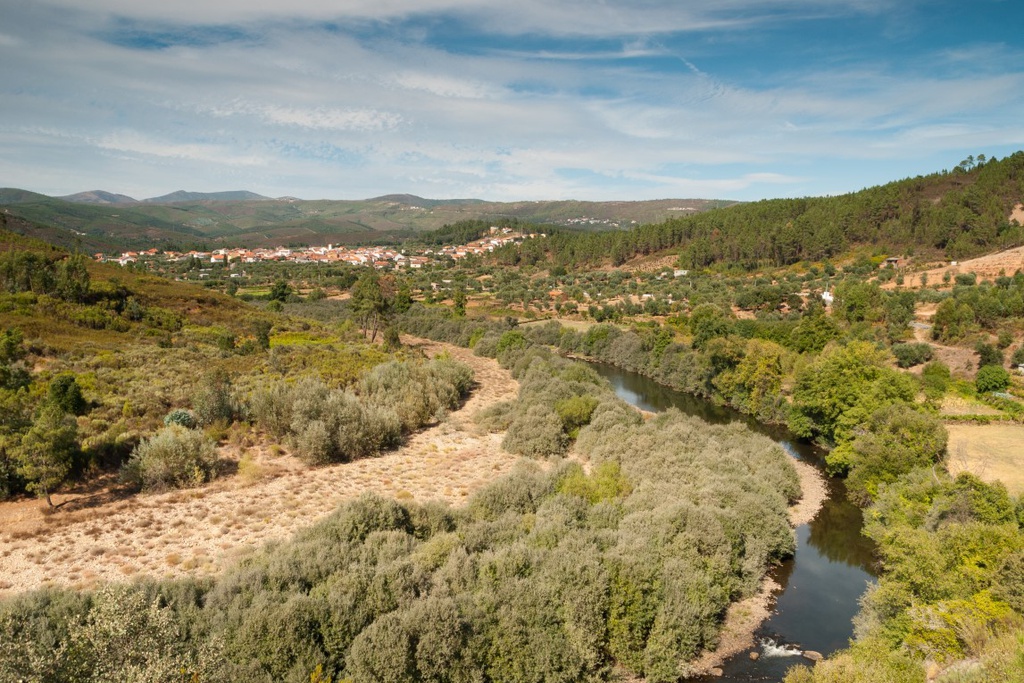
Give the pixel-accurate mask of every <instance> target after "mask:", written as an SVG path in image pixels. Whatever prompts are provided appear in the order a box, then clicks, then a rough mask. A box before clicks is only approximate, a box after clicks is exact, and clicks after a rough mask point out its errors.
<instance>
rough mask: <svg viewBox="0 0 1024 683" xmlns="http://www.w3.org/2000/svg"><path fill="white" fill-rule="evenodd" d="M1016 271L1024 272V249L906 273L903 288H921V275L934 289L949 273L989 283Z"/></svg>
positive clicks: (886, 286)
mask: <svg viewBox="0 0 1024 683" xmlns="http://www.w3.org/2000/svg"><path fill="white" fill-rule="evenodd" d="M1015 215H1016V214H1015ZM1018 270H1024V247H1016V248H1014V249H1007V250H1006V251H1000V252H997V253H995V254H987V255H985V256H979V257H978V258H972V259H968V260H966V261H959V262H957V265H955V266H954V265H950V264H949V263H947V264H946V265H944V266H941V267H939V268H932V269H930V270H924V271H920V272H911V273H907V274H906V276H905V278H904V282H903V288H904V289H917V288H919V287H920V286H921V273H925V274H927V275H928V286H930V287H934V286H936V285H941V284H942V277H943V275H945V274H946V273H949V277H950V278H951V279H952V278H955V277H956V276H957V275H958V274H960V273H975V274H976V275H977V276H978V280H979V281H983V280H989V281H991V280H995V279H996V278H997V277H998V276H999V275H1000V274H1005V275H1013V274H1014V273H1016V272H1017V271H1018ZM895 288H896V283H895V282H893V281H890V282H886V283H885V284H883V285H882V289H895Z"/></svg>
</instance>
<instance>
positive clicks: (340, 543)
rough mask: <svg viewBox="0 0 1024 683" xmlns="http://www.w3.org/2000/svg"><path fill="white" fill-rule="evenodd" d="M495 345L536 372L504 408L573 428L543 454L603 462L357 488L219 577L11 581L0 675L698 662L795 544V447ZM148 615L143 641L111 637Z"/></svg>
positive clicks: (368, 672)
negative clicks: (736, 608)
mask: <svg viewBox="0 0 1024 683" xmlns="http://www.w3.org/2000/svg"><path fill="white" fill-rule="evenodd" d="M502 360H503V362H505V363H506V364H507V365H508V366H509V367H510V368H511V369H512V371H513V372H514V373H515V374H516V376H518V377H519V378H520V381H521V394H520V398H519V400H518V401H516V403H515V405H513V406H511V413H512V414H513V415H515V416H518V415H520V414H533V413H531V411H533V412H537V411H544V412H545V414H547V415H549V416H550V422H551V426H552V428H553V430H554V428H556V427H557V431H558V433H559V435H560V436H559V438H558V439H556V440H555V441H557V442H558V443H559V449H555V450H554V451H549V450H545V449H534V450H533V452H532V454H533V455H535V456H538V457H547V456H550V455H552V454H553V453H557V452H558V450H560V449H562V448H564V445H565V443H567V442H568V441H569V440H571V439H573V438H574V437H575V440H576V446H575V450H576V453H577V454H578V455H579V456H581V457H582V458H584V459H586V460H587V461H588V463H589V468H590V474H587V472H586V471H585V470H584V469H583V468H582V467H581V466H580V465H579V464H576V463H570V462H566V461H561V460H559V461H558V462H556V463H555V464H554V465H553V466H552V467H550V468H548V469H546V470H545V469H542V468H540V467H537V466H535V465H530V464H525V463H524V464H523V465H521V466H520V467H519V468H518V469H517V470H515V471H514V472H513V473H512V474H510V475H508V476H506V477H504V478H502V479H499V480H497V481H496V482H494V483H493V484H491V485H489V486H487V487H485V488H484V489H482V490H481V491H480V492H478V493H477V494H476V495H474V496H473V498H472V499H471V500H470V501H469V504H468V505H467V506H466V507H465V508H462V509H450V508H447V507H445V506H442V505H439V504H426V505H401V504H399V503H397V502H394V501H390V500H385V499H382V498H379V497H374V496H364V497H362V498H360V499H358V500H356V501H353V502H351V503H349V504H347V505H345V506H343V507H342V508H340V509H339V510H338V511H336V512H335V513H334V514H333V515H332V516H331V517H329V518H328V519H326V520H325V521H323V522H321V523H319V524H317V525H316V526H314V527H312V528H310V529H308V530H306V531H303V532H300V533H299V534H298V535H297V536H296V538H295V539H294V540H292V541H290V542H288V543H284V544H279V545H276V546H271V547H268V548H266V549H264V550H262V551H260V552H258V553H256V554H255V555H253V556H252V557H250V558H248V559H246V560H244V561H243V562H242V563H241V564H240V565H238V566H237V567H236V568H234V569H232V570H229V571H228V572H227V574H225V575H224V576H222V577H220V578H218V579H214V580H203V581H199V580H195V581H178V582H166V583H161V584H143V585H136V586H133V587H125V588H121V589H104V590H101V591H99V592H97V593H93V594H85V595H81V594H77V593H73V592H65V591H54V590H48V591H42V592H37V593H32V594H27V595H23V596H20V597H18V598H15V599H12V600H8V601H6V602H5V603H3V604H2V605H0V680H8V679H10V680H14V679H16V678H17V677H18V676H28V677H30V678H45V679H46V680H49V681H65V680H67V681H71V680H74V681H90V680H108V677H118V678H120V679H125V680H151V679H150V678H141V677H140V676H141V675H142V673H141V672H142V671H152V672H158V673H159V672H166V671H178V672H184V673H183V676H186V677H188V676H191V675H192V674H193V673H195V674H196V676H197V677H198V680H203V681H219V680H242V679H245V680H251V681H275V682H276V681H308V680H310V675H311V673H312V672H314V671H319V672H320V674H321V675H322V676H325V677H331V676H335V677H346V678H350V679H351V680H353V681H355V682H357V683H361V682H363V681H381V680H387V681H473V680H475V681H511V682H520V681H521V682H523V683H527V682H531V681H538V682H539V681H551V680H562V681H567V682H568V681H580V680H606V679H608V678H609V677H610V676H611V675H612V670H613V667H617V668H618V669H619V670H621V671H624V672H630V673H633V674H638V675H643V676H644V677H645V678H647V679H648V680H651V681H675V680H677V679H678V678H679V677H680V676H682V675H685V674H686V673H687V672H688V671H689V668H688V667H689V665H688V661H689V660H691V659H692V658H693V657H694V656H695V655H696V654H697V653H699V652H700V651H701V650H702V649H704V648H707V647H713V646H714V644H715V643H716V641H717V632H718V628H719V624H720V621H721V618H722V615H723V613H724V611H725V608H726V607H727V606H728V604H729V602H730V601H732V600H734V599H737V598H739V597H742V596H746V595H750V594H751V593H752V592H753V591H754V590H755V589H756V586H757V585H758V582H759V581H760V578H761V577H762V575H763V573H764V572H765V570H766V569H767V568H768V567H769V566H771V565H772V564H773V563H775V562H777V561H778V560H779V559H781V558H783V557H785V556H786V555H788V554H789V553H791V552H792V550H793V543H794V541H793V535H792V532H791V531H790V528H789V525H788V521H787V515H786V508H787V505H788V503H789V502H790V501H791V500H792V499H794V498H795V497H797V496H798V495H799V486H798V483H797V481H796V477H795V474H794V472H793V469H792V467H791V466H790V465H789V463H788V460H787V457H786V456H785V454H784V453H783V452H782V450H781V449H780V448H779V447H778V446H776V445H775V444H773V443H772V442H771V441H770V440H768V439H766V438H764V437H761V436H758V435H755V434H753V433H752V432H750V431H748V430H745V429H742V428H740V427H713V428H709V427H708V426H707V425H704V424H703V423H701V422H699V421H698V420H695V419H691V418H686V417H684V416H682V415H680V414H678V413H674V412H672V413H668V414H664V415H660V416H658V417H656V418H654V419H652V420H650V421H647V422H644V421H643V420H641V418H640V416H639V414H637V413H636V412H635V411H634V410H633V409H631V408H629V407H628V406H627V405H625V404H624V403H623V402H621V401H620V400H618V399H617V398H615V397H614V395H613V394H612V392H611V391H610V390H609V389H608V387H607V386H606V385H605V384H604V383H603V382H602V381H601V380H600V379H599V378H598V377H597V375H596V374H595V373H594V372H593V371H592V370H590V369H589V368H586V367H583V366H580V365H577V364H573V363H570V362H568V361H564V360H561V359H558V358H555V357H552V356H551V354H550V352H548V351H546V350H544V349H540V348H537V347H533V348H526V347H524V346H521V345H512V346H506V347H505V348H504V355H503V358H502ZM445 363H448V368H447V371H448V372H449V373H450V374H452V375H454V376H455V377H461V376H462V373H461V372H460V371H459V370H458V369H457V368H454V367H452V366H451V364H450V362H447V361H441V364H442V365H444V364H445ZM379 372H380V374H379V375H378V376H373V374H372V373H371V375H370V376H368V377H367V379H366V381H365V384H363V385H362V386H361V391H365V395H366V396H367V397H369V396H378V397H382V395H380V394H376V393H375V392H384V394H385V395H386V394H387V392H389V391H391V390H392V388H393V386H394V384H392V383H391V382H393V380H394V375H393V373H395V372H397V370H396V369H395V368H387V369H382V370H380V371H379ZM361 397H362V394H361ZM581 397H589V398H588V399H583V398H581ZM327 401H330V398H329V397H328V399H327ZM412 412H416V411H415V410H413V411H412ZM513 419H514V418H513ZM524 426H525V425H524ZM175 429H177V428H175ZM517 429H519V427H517V426H515V425H513V427H512V428H511V429H510V434H511V432H512V431H515V430H517ZM524 441H525V442H527V443H534V438H533V437H532V436H527V437H526V438H525V439H524ZM114 624H117V625H118V628H119V629H120V630H119V631H115V630H114ZM140 631H145V632H146V640H145V641H144V642H140V643H139V644H138V645H139V647H134V646H133V647H126V648H123V649H119V652H118V654H119V657H118V658H117V659H108V658H106V657H105V656H104V655H101V654H100V653H102V652H103V649H104V647H107V646H109V644H110V643H111V641H112V639H113V638H115V637H116V636H117V634H118V633H125V632H128V633H135V632H140ZM143 645H144V647H143Z"/></svg>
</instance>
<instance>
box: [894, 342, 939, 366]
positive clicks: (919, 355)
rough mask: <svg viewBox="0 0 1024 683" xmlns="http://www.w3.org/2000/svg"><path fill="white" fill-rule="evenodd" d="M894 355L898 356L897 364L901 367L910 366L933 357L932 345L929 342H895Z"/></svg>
mask: <svg viewBox="0 0 1024 683" xmlns="http://www.w3.org/2000/svg"><path fill="white" fill-rule="evenodd" d="M892 355H894V356H896V364H897V365H899V366H900V367H901V368H909V367H913V366H915V365H920V364H921V363H926V362H927V361H930V360H931V359H932V347H931V346H930V345H929V344H924V343H916V344H894V345H893V347H892Z"/></svg>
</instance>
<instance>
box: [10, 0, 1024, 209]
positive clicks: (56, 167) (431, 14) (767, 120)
mask: <svg viewBox="0 0 1024 683" xmlns="http://www.w3.org/2000/svg"><path fill="white" fill-rule="evenodd" d="M1021 27H1024V3H1021V2H1019V1H1018V0H971V1H970V2H968V1H965V0H927V1H925V0H630V1H628V2H627V1H624V0H515V1H514V2H512V1H510V0H288V1H287V2H285V1H283V0H173V1H171V0H158V1H153V0H0V186H2V187H17V188H22V189H27V190H32V191H35V192H41V193H44V194H49V195H55V196H59V195H65V194H71V193H74V192H79V191H85V190H96V189H101V190H106V191H109V192H117V193H122V194H127V195H129V196H132V197H136V198H145V197H152V196H158V195H162V194H166V193H168V192H172V191H175V190H189V191H199V192H214V191H223V190H240V189H245V190H250V191H253V192H258V193H260V194H263V195H267V196H272V197H279V196H294V197H299V198H302V199H317V198H328V199H363V198H369V197H375V196H379V195H383V194H389V193H411V194H416V195H419V196H423V197H429V198H436V199H450V198H481V199H487V200H493V201H516V200H550V199H580V200H595V201H610V200H642V199H658V198H709V199H734V200H757V199H762V198H771V197H794V196H817V195H826V194H842V193H845V192H852V191H856V190H859V189H861V188H863V187H868V186H871V185H876V184H880V183H884V182H888V181H890V180H896V179H900V178H905V177H909V176H916V175H921V174H927V173H931V172H935V171H939V170H942V169H949V168H952V167H954V166H955V165H957V164H958V163H959V162H960V161H961V160H963V159H965V158H966V157H967V156H968V155H978V154H985V155H986V156H988V157H998V158H1001V157H1004V156H1006V155H1008V154H1011V153H1013V152H1014V151H1017V150H1018V149H1022V148H1024V43H1022V42H1021V40H1020V31H1021Z"/></svg>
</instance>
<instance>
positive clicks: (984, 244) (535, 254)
mask: <svg viewBox="0 0 1024 683" xmlns="http://www.w3.org/2000/svg"><path fill="white" fill-rule="evenodd" d="M1022 199H1024V152H1017V153H1015V154H1013V155H1011V156H1008V157H1006V158H1004V159H991V160H986V159H985V157H984V156H980V157H979V159H978V160H974V159H973V158H971V159H968V160H966V161H964V162H962V163H961V164H960V165H958V166H957V167H956V168H954V169H953V170H952V171H942V172H939V173H933V174H931V175H928V176H918V177H916V178H908V179H905V180H899V181H895V182H892V183H889V184H887V185H881V186H878V187H872V188H868V189H865V190H861V191H860V192H854V193H851V194H847V195H842V196H838V197H817V198H803V199H770V200H765V201H760V202H753V203H749V204H739V205H736V206H731V207H727V208H723V209H715V210H711V211H706V212H703V213H699V214H696V215H692V216H686V217H681V218H673V219H670V220H667V221H665V222H663V223H658V224H652V225H644V226H640V227H637V228H635V229H633V230H630V231H628V232H624V233H599V234H556V235H552V236H551V237H550V238H549V239H548V240H546V241H543V242H533V243H529V244H524V245H522V246H521V247H507V248H506V249H505V250H503V251H502V252H501V253H499V254H498V258H499V259H501V260H503V261H505V262H519V261H525V262H527V263H529V262H536V261H537V260H540V259H544V258H550V259H551V260H553V261H555V262H556V263H558V264H561V265H573V264H576V265H588V264H590V265H593V264H599V263H602V262H605V261H607V260H608V258H609V256H610V257H611V260H612V262H613V264H615V265H620V264H622V263H624V262H625V261H626V260H627V259H629V258H632V257H635V256H639V255H646V254H652V253H655V252H658V251H662V250H666V249H673V250H678V252H679V254H680V257H679V260H680V265H681V266H683V267H684V268H685V267H689V268H700V267H706V266H710V265H712V264H716V263H731V264H737V265H740V266H743V267H745V268H747V269H751V270H752V269H756V268H760V267H766V266H783V265H788V264H792V263H796V262H798V261H805V260H806V261H820V260H823V259H828V258H832V257H834V256H836V255H838V254H841V253H843V252H844V251H847V250H849V249H850V248H852V247H856V246H862V245H871V246H872V247H874V248H882V249H887V250H889V251H890V252H892V253H920V252H926V253H927V252H933V253H934V254H936V255H944V256H946V257H948V258H953V259H959V258H964V257H967V256H972V255H975V254H979V253H982V252H985V251H994V250H997V249H1005V248H1008V247H1013V246H1017V245H1019V244H1021V243H1022V242H1024V229H1022V228H1021V226H1020V225H1019V224H1017V223H1014V222H1011V221H1010V218H1009V216H1010V214H1011V212H1012V211H1013V208H1014V207H1015V206H1016V205H1017V204H1019V203H1020V202H1021V201H1022Z"/></svg>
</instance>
